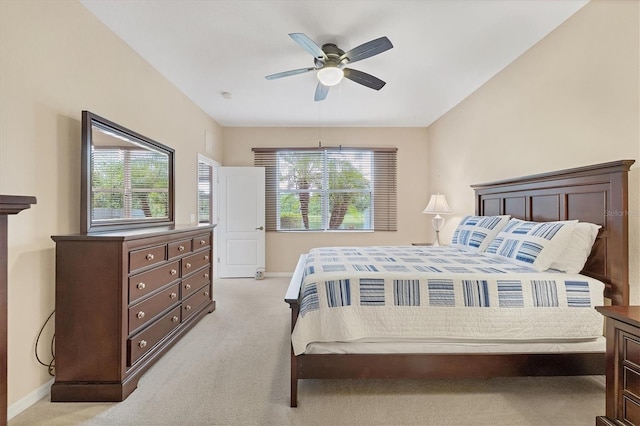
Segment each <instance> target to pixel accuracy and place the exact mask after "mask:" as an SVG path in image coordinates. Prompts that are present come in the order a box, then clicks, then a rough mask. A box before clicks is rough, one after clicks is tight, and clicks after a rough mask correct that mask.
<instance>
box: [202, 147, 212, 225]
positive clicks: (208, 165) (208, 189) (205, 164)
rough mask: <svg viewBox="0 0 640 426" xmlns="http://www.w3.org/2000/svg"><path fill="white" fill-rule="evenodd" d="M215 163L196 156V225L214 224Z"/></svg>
mask: <svg viewBox="0 0 640 426" xmlns="http://www.w3.org/2000/svg"><path fill="white" fill-rule="evenodd" d="M215 165H216V163H215V162H214V161H213V160H211V159H209V158H207V157H205V156H203V155H200V154H198V223H215V222H214V216H213V188H214V186H213V182H214V170H215V169H214V166H215Z"/></svg>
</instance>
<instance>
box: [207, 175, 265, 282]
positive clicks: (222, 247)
mask: <svg viewBox="0 0 640 426" xmlns="http://www.w3.org/2000/svg"><path fill="white" fill-rule="evenodd" d="M264 173H265V169H264V167H218V206H219V209H220V210H219V213H220V215H219V218H218V226H217V238H218V243H217V244H216V245H217V249H218V255H217V257H218V263H217V265H218V274H217V276H218V277H220V278H241V277H255V275H256V270H257V269H258V268H260V269H262V270H263V271H264V267H265V255H264V245H265V230H264V224H265V219H264Z"/></svg>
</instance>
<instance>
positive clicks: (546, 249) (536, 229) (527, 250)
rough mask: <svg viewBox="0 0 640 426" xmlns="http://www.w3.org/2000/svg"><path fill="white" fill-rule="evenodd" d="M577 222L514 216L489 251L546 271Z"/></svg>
mask: <svg viewBox="0 0 640 426" xmlns="http://www.w3.org/2000/svg"><path fill="white" fill-rule="evenodd" d="M577 222H578V221H577V220H568V221H559V222H526V221H523V220H520V219H511V220H510V221H509V223H507V226H505V227H504V229H503V230H502V231H500V233H499V234H498V235H497V236H496V238H495V239H494V240H493V241H492V242H491V244H489V247H487V251H486V252H487V253H489V254H494V255H496V256H500V257H504V258H506V259H509V260H511V261H513V262H516V263H520V264H524V265H527V266H530V267H532V268H534V269H535V270H537V271H544V270H546V269H549V266H551V264H552V263H553V262H555V261H556V259H558V258H559V257H560V254H562V251H563V250H564V249H565V248H566V247H567V245H568V244H569V240H570V239H571V235H572V234H573V230H574V229H575V227H576V223H577Z"/></svg>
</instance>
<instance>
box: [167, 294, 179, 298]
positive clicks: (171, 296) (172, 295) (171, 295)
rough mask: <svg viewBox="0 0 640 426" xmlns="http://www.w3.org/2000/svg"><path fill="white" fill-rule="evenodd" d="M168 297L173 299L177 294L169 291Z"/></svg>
mask: <svg viewBox="0 0 640 426" xmlns="http://www.w3.org/2000/svg"><path fill="white" fill-rule="evenodd" d="M169 297H170V298H172V299H175V298H176V297H178V295H177V294H175V293H171V294H170V295H169Z"/></svg>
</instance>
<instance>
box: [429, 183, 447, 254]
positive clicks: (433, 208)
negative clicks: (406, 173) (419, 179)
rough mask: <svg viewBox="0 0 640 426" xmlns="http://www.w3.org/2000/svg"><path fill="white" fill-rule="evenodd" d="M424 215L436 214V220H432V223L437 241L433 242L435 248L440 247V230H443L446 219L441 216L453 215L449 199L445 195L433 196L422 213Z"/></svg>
mask: <svg viewBox="0 0 640 426" xmlns="http://www.w3.org/2000/svg"><path fill="white" fill-rule="evenodd" d="M422 213H424V214H435V216H434V218H433V219H431V223H432V224H433V229H434V230H435V231H436V239H435V241H434V242H433V245H434V246H439V245H440V235H439V233H440V228H442V224H443V223H444V218H443V217H442V216H440V214H441V213H442V214H447V213H451V209H450V208H449V204H447V198H446V197H445V196H444V195H443V194H433V195H431V198H430V199H429V203H428V204H427V207H425V208H424V210H423V211H422Z"/></svg>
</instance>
